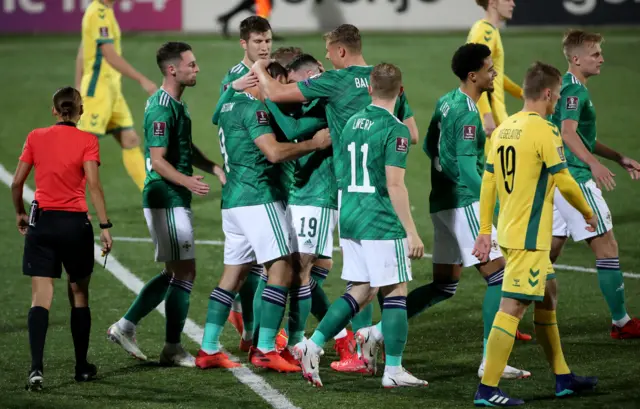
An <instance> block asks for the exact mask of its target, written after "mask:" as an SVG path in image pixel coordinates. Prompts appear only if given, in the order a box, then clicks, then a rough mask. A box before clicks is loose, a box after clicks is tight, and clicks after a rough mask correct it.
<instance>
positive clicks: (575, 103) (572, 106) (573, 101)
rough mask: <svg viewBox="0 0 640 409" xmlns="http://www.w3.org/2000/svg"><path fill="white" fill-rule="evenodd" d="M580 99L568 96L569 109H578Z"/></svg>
mask: <svg viewBox="0 0 640 409" xmlns="http://www.w3.org/2000/svg"><path fill="white" fill-rule="evenodd" d="M579 102H580V99H579V98H578V97H567V110H568V111H576V110H577V109H578V103H579Z"/></svg>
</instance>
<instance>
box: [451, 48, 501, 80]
mask: <svg viewBox="0 0 640 409" xmlns="http://www.w3.org/2000/svg"><path fill="white" fill-rule="evenodd" d="M490 55H491V50H490V49H489V47H487V46H486V45H484V44H477V43H467V44H465V45H463V46H460V47H459V48H458V49H457V50H456V52H455V54H453V58H452V59H451V70H452V71H453V73H454V74H456V77H458V78H460V81H466V80H467V78H468V76H469V73H470V72H478V71H480V70H481V69H482V67H484V60H485V59H486V58H487V57H489V56H490Z"/></svg>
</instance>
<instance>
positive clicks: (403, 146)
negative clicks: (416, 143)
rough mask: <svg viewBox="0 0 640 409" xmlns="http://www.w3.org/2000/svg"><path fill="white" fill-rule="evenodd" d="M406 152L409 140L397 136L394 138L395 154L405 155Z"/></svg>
mask: <svg viewBox="0 0 640 409" xmlns="http://www.w3.org/2000/svg"><path fill="white" fill-rule="evenodd" d="M408 150H409V140H408V139H407V138H403V137H402V136H398V137H397V138H396V152H404V153H406V152H407V151H408Z"/></svg>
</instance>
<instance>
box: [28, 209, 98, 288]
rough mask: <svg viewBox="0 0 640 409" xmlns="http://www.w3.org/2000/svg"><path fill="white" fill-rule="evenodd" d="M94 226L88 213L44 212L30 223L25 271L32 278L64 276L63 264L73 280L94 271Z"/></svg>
mask: <svg viewBox="0 0 640 409" xmlns="http://www.w3.org/2000/svg"><path fill="white" fill-rule="evenodd" d="M93 248H94V242H93V228H92V227H91V222H90V221H89V219H88V218H87V213H84V212H67V211H58V210H46V211H40V216H39V218H38V221H37V222H36V225H35V227H32V226H29V228H28V230H27V236H26V239H25V243H24V256H23V259H22V271H23V273H24V275H27V276H32V277H51V278H60V277H61V276H62V267H63V266H64V269H65V271H66V272H67V274H68V275H69V280H70V281H71V282H72V283H75V282H77V281H80V280H82V279H84V278H86V277H88V276H90V275H91V273H93V262H94V259H93Z"/></svg>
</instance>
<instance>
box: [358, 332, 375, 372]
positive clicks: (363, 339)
mask: <svg viewBox="0 0 640 409" xmlns="http://www.w3.org/2000/svg"><path fill="white" fill-rule="evenodd" d="M372 328H374V327H366V328H361V329H360V330H358V332H357V333H356V342H357V343H358V345H359V346H360V351H361V353H362V356H361V358H362V360H363V361H364V363H365V364H366V365H367V369H368V370H369V372H371V373H372V374H374V375H375V374H376V371H377V361H378V341H377V340H376V338H375V337H374V336H373V334H371V330H372Z"/></svg>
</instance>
